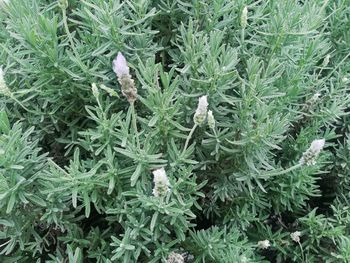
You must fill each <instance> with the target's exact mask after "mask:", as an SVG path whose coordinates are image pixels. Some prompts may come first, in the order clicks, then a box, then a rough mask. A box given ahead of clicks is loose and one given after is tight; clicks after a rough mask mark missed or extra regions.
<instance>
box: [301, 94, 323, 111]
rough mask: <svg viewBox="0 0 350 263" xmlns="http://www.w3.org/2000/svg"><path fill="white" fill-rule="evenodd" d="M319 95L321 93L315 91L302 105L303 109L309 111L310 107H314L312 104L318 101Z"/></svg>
mask: <svg viewBox="0 0 350 263" xmlns="http://www.w3.org/2000/svg"><path fill="white" fill-rule="evenodd" d="M320 97H321V93H318V92H317V93H315V94H314V95H313V96H312V97H311V98H310V99H309V100H308V101H306V102H305V105H304V107H303V111H309V110H311V109H312V108H314V106H315V105H316V104H317V102H318V101H319V99H320Z"/></svg>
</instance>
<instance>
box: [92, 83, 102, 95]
mask: <svg viewBox="0 0 350 263" xmlns="http://www.w3.org/2000/svg"><path fill="white" fill-rule="evenodd" d="M91 90H92V94H93V95H94V97H95V98H98V96H99V95H100V92H99V91H98V88H97V86H96V83H92V85H91Z"/></svg>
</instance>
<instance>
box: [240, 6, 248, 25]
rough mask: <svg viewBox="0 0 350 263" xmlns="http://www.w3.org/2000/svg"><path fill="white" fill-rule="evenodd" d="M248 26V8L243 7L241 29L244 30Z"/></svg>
mask: <svg viewBox="0 0 350 263" xmlns="http://www.w3.org/2000/svg"><path fill="white" fill-rule="evenodd" d="M247 24H248V8H247V7H246V6H245V7H244V8H243V10H242V14H241V26H242V28H246V27H247Z"/></svg>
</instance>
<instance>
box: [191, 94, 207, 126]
mask: <svg viewBox="0 0 350 263" xmlns="http://www.w3.org/2000/svg"><path fill="white" fill-rule="evenodd" d="M207 110H208V101H207V96H202V97H200V98H199V100H198V106H197V110H196V112H195V114H194V117H193V121H194V123H195V124H197V125H201V124H202V123H203V122H204V121H205V119H206V118H207Z"/></svg>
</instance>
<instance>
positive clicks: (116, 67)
mask: <svg viewBox="0 0 350 263" xmlns="http://www.w3.org/2000/svg"><path fill="white" fill-rule="evenodd" d="M113 71H114V72H115V74H117V76H118V77H119V78H120V77H121V76H123V75H129V67H128V63H127V61H126V59H125V57H124V56H123V54H122V53H120V52H118V55H117V56H116V58H115V59H114V60H113Z"/></svg>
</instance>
